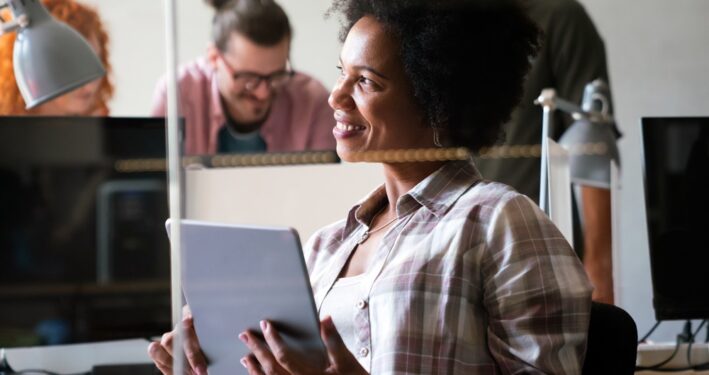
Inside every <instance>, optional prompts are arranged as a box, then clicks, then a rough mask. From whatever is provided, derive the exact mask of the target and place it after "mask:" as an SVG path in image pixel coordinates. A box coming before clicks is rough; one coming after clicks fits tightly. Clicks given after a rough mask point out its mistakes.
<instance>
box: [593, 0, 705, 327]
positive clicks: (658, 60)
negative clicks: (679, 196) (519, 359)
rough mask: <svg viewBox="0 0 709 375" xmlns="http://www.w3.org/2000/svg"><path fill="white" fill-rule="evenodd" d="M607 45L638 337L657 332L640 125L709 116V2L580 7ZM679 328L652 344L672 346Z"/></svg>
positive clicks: (611, 2)
mask: <svg viewBox="0 0 709 375" xmlns="http://www.w3.org/2000/svg"><path fill="white" fill-rule="evenodd" d="M581 1H582V3H583V4H584V5H585V6H586V9H587V10H588V11H589V13H590V14H591V17H592V18H593V20H594V21H595V23H596V26H597V27H598V29H599V31H600V32H601V35H603V37H604V39H605V41H606V50H607V53H608V58H609V67H610V75H611V86H612V89H613V96H614V101H615V103H614V104H615V108H616V117H617V121H618V124H619V126H620V129H621V131H622V132H623V133H624V136H623V139H622V140H621V142H620V151H621V158H622V164H623V165H622V171H621V173H622V178H621V180H622V184H623V192H622V194H621V205H622V207H621V218H620V219H621V224H620V225H621V233H619V235H620V236H621V237H620V243H621V251H620V259H621V262H620V263H621V264H620V272H621V275H620V276H621V277H620V280H616V282H617V283H619V284H620V285H619V286H620V295H619V296H617V297H619V298H618V303H619V304H620V305H621V306H622V307H623V308H624V309H626V310H627V311H628V312H629V313H630V314H631V315H632V316H633V318H635V320H636V323H637V325H638V331H639V333H640V335H643V334H645V333H646V332H647V331H648V329H649V328H650V327H651V326H652V324H654V322H655V317H654V310H653V309H652V287H651V281H650V262H649V257H648V241H647V229H646V224H645V206H644V191H643V185H642V178H643V177H642V176H643V175H642V165H641V138H640V118H641V117H642V116H695V115H696V116H709V42H707V37H708V36H709V22H707V19H708V17H709V2H707V1H705V0H671V1H667V0H634V1H617V0H581ZM680 328H681V325H680V324H679V323H663V324H662V325H661V326H660V328H659V329H658V331H657V333H655V334H654V335H653V336H652V338H653V339H655V340H674V337H675V335H676V334H677V333H679V331H680Z"/></svg>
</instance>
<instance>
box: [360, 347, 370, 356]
mask: <svg viewBox="0 0 709 375" xmlns="http://www.w3.org/2000/svg"><path fill="white" fill-rule="evenodd" d="M368 354H369V349H368V348H360V349H359V356H360V357H366V356H367V355H368Z"/></svg>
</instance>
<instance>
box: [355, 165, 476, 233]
mask: <svg viewBox="0 0 709 375" xmlns="http://www.w3.org/2000/svg"><path fill="white" fill-rule="evenodd" d="M480 180H481V177H480V172H478V170H477V168H476V167H475V165H474V164H473V161H472V159H468V160H457V161H450V162H447V163H445V164H444V165H443V166H441V167H440V168H439V169H438V170H436V171H435V172H433V173H431V174H430V175H429V176H428V177H426V178H425V179H423V181H421V182H419V183H418V184H417V185H416V186H414V188H413V189H411V190H410V191H409V192H408V193H406V194H404V195H402V196H401V197H400V198H399V202H397V205H396V215H397V216H398V217H399V218H401V217H403V216H406V215H408V214H409V213H410V212H412V211H413V210H415V209H417V208H419V207H421V206H423V207H426V209H428V210H429V211H431V213H433V214H434V215H436V216H442V215H443V214H445V213H446V212H447V211H448V209H449V208H450V207H451V206H452V205H453V204H454V203H455V202H456V201H457V200H458V198H460V196H461V195H463V193H465V192H466V191H467V190H468V189H470V187H472V186H473V185H475V184H476V183H477V182H479V181H480ZM387 203H388V200H387V195H386V190H385V188H384V185H381V186H379V187H378V188H376V189H375V190H374V191H372V192H371V193H369V194H368V195H367V196H366V197H365V198H364V199H362V200H361V201H360V202H358V203H357V204H356V205H354V206H353V207H352V208H351V209H350V211H349V213H348V215H347V220H346V223H345V230H344V232H343V238H342V240H344V239H345V238H346V237H347V236H349V235H350V233H352V231H354V230H355V229H357V227H359V226H360V225H368V224H369V222H371V220H372V218H373V217H374V215H376V214H377V213H378V212H379V211H380V210H381V208H382V207H383V206H384V205H385V204H387Z"/></svg>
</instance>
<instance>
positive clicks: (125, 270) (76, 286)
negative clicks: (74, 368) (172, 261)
mask: <svg viewBox="0 0 709 375" xmlns="http://www.w3.org/2000/svg"><path fill="white" fill-rule="evenodd" d="M164 158H165V120H164V119H163V118H118V117H115V118H111V117H0V347H3V346H5V347H8V346H22V345H37V344H60V343H74V342H85V341H99V340H109V339H118V338H128V337H147V336H152V335H156V334H159V333H161V332H164V331H165V330H166V329H169V328H170V297H169V274H170V270H169V245H168V241H167V238H166V236H165V229H164V222H165V219H166V218H167V217H168V209H167V188H166V173H165V170H164V162H163V161H164ZM161 166H162V168H161Z"/></svg>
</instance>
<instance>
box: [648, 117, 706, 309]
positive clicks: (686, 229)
mask: <svg viewBox="0 0 709 375" xmlns="http://www.w3.org/2000/svg"><path fill="white" fill-rule="evenodd" d="M642 137H643V153H644V168H645V206H646V211H647V225H648V240H649V245H650V266H651V275H652V286H653V305H654V308H655V316H656V318H657V319H658V320H673V319H706V318H709V283H708V282H707V276H706V272H707V270H708V269H709V242H707V241H706V236H705V233H706V231H707V230H709V214H708V213H709V118H643V120H642Z"/></svg>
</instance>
